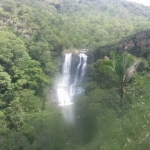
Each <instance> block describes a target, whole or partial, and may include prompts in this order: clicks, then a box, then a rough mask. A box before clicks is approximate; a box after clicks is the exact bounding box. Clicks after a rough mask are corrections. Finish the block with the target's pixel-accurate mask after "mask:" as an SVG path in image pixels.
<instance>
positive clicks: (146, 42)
mask: <svg viewBox="0 0 150 150" xmlns="http://www.w3.org/2000/svg"><path fill="white" fill-rule="evenodd" d="M117 50H118V52H123V51H125V50H126V51H129V52H130V53H132V54H134V55H136V56H139V57H140V56H143V57H147V56H148V55H149V54H150V31H141V32H138V33H137V34H135V35H134V36H132V37H130V38H127V39H125V40H123V41H121V42H120V43H119V46H118V48H117Z"/></svg>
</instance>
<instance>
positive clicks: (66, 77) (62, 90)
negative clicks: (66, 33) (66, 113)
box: [57, 53, 87, 106]
mask: <svg viewBox="0 0 150 150" xmlns="http://www.w3.org/2000/svg"><path fill="white" fill-rule="evenodd" d="M79 58H80V60H79V64H78V65H77V68H76V74H75V78H74V82H73V84H72V85H70V83H69V82H70V70H71V61H72V54H71V53H66V54H65V60H64V63H63V68H62V69H63V71H62V77H61V80H60V82H59V84H58V85H57V95H58V101H59V102H58V103H59V105H62V106H66V105H70V104H72V100H73V96H75V95H78V94H81V93H83V92H84V89H83V88H82V87H80V86H78V87H77V84H78V83H80V82H82V80H83V78H84V75H85V70H86V66H87V56H86V55H85V54H83V53H80V54H79Z"/></svg>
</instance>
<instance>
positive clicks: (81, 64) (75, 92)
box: [70, 53, 87, 99]
mask: <svg viewBox="0 0 150 150" xmlns="http://www.w3.org/2000/svg"><path fill="white" fill-rule="evenodd" d="M79 58H80V60H79V64H78V66H77V70H76V75H75V79H74V83H73V84H72V85H71V86H70V95H71V99H73V96H75V95H79V94H81V93H83V92H84V89H83V88H82V87H81V86H78V87H77V84H78V83H80V82H82V80H83V78H84V75H85V71H86V66H87V56H86V55H85V54H83V53H80V54H79ZM81 67H82V68H81ZM80 70H81V71H80ZM79 72H80V74H79Z"/></svg>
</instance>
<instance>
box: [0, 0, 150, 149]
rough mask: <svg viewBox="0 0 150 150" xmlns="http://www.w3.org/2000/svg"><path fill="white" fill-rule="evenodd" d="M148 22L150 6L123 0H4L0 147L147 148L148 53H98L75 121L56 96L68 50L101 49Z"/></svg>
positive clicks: (0, 18) (79, 99) (0, 28)
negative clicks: (67, 118) (102, 55)
mask: <svg viewBox="0 0 150 150" xmlns="http://www.w3.org/2000/svg"><path fill="white" fill-rule="evenodd" d="M149 29H150V8H149V7H146V6H143V5H140V4H135V3H129V2H127V1H125V0H1V1H0V150H148V149H149V147H150V142H149V140H150V139H149V138H150V125H149V124H150V102H149V98H150V93H149V91H150V67H149V64H150V57H149V55H146V57H145V58H142V57H144V56H141V58H137V57H136V56H133V55H129V54H128V53H122V54H118V55H117V54H116V53H115V49H114V47H112V48H111V47H110V49H109V51H111V50H113V52H112V51H111V52H110V54H109V57H110V59H109V60H107V59H105V60H103V59H99V58H97V57H96V58H93V60H95V61H94V62H92V63H91V64H89V65H88V68H87V75H86V78H85V81H84V83H83V86H84V88H85V94H84V95H81V96H77V97H76V98H75V104H74V105H75V110H74V111H75V116H77V117H76V123H75V124H74V125H72V126H70V125H68V124H66V123H65V122H64V120H63V117H62V114H61V111H60V109H59V108H58V107H57V105H55V104H54V103H53V98H52V97H51V96H50V95H51V93H52V92H53V85H54V83H55V77H56V75H58V74H59V66H60V61H59V60H60V57H61V54H62V52H63V51H65V50H67V51H73V50H75V49H81V48H88V49H89V50H91V51H92V52H94V51H95V50H97V51H101V49H99V47H105V46H106V47H107V45H111V44H115V43H118V42H119V41H121V40H123V39H124V38H126V37H130V36H131V35H134V34H135V33H137V32H139V31H144V30H147V31H148V30H149ZM104 49H105V48H104ZM145 49H146V50H145ZM145 49H144V48H141V49H140V50H141V51H142V50H143V51H144V50H145V51H146V52H148V51H149V47H148V46H147V47H146V48H145ZM103 53H105V52H104V51H103ZM107 54H108V52H107ZM129 56H131V57H129ZM128 57H129V58H128ZM139 60H140V65H139V67H138V68H137V72H136V73H135V74H134V77H132V78H130V77H129V75H128V74H127V72H126V71H128V72H129V70H128V68H130V67H132V65H133V64H134V63H135V62H136V63H137V62H138V61H139ZM125 62H126V63H125ZM127 62H129V63H127ZM133 62H134V63H133ZM134 65H135V64H134ZM124 76H125V77H126V78H124ZM128 78H129V79H128Z"/></svg>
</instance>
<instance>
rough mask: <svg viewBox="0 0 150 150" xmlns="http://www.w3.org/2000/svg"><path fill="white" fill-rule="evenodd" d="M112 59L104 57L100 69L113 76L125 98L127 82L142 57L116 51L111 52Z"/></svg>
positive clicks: (121, 94) (121, 96) (120, 93)
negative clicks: (118, 53)
mask: <svg viewBox="0 0 150 150" xmlns="http://www.w3.org/2000/svg"><path fill="white" fill-rule="evenodd" d="M110 56H111V58H112V60H110V59H108V58H107V59H104V60H103V61H102V63H101V65H100V70H102V71H104V72H107V73H109V74H111V75H112V76H113V78H114V79H115V81H116V83H117V86H118V88H119V95H120V98H121V99H122V98H123V94H124V93H125V92H126V91H125V88H124V86H125V83H126V82H128V81H129V80H130V79H131V77H132V76H133V75H134V72H135V71H136V69H137V67H138V65H139V64H140V62H141V59H138V58H136V57H135V56H133V55H131V54H129V53H127V52H124V53H122V54H121V55H117V54H116V53H114V52H111V53H110Z"/></svg>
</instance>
